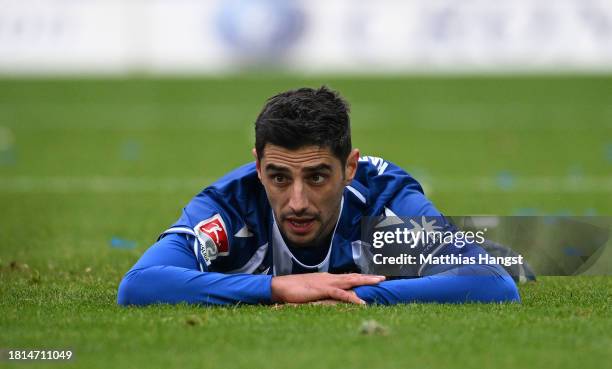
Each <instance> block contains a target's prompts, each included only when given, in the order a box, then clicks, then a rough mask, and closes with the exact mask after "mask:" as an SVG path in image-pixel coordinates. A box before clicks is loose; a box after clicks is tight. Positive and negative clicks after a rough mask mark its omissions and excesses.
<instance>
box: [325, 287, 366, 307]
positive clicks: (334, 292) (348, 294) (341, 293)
mask: <svg viewBox="0 0 612 369" xmlns="http://www.w3.org/2000/svg"><path fill="white" fill-rule="evenodd" d="M328 294H329V297H331V298H332V299H334V300H338V301H344V302H348V303H351V304H358V305H365V303H366V302H365V301H363V300H362V299H360V298H359V297H357V294H356V293H355V292H353V291H345V290H343V289H340V288H331V289H330V290H329V292H328Z"/></svg>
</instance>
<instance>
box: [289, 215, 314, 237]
mask: <svg viewBox="0 0 612 369" xmlns="http://www.w3.org/2000/svg"><path fill="white" fill-rule="evenodd" d="M314 223H315V219H314V218H287V220H285V224H287V226H288V228H289V229H290V230H291V232H292V233H295V234H299V235H305V234H308V233H309V232H310V231H311V230H312V228H313V227H314Z"/></svg>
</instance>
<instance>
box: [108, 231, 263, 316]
mask: <svg viewBox="0 0 612 369" xmlns="http://www.w3.org/2000/svg"><path fill="white" fill-rule="evenodd" d="M193 238H194V237H193V236H190V235H188V234H181V233H174V234H168V235H166V236H165V237H163V238H162V239H160V240H159V241H157V242H156V243H155V244H154V245H153V246H151V247H150V248H149V249H148V250H147V251H146V252H145V253H144V254H143V255H142V257H141V258H140V259H139V260H138V262H137V263H136V264H135V265H134V266H133V267H132V269H130V271H128V272H127V274H126V275H125V276H124V278H123V280H122V281H121V283H120V285H119V289H118V294H117V302H118V304H120V305H148V304H154V303H167V304H176V303H181V302H187V303H192V304H202V305H225V304H236V303H246V304H267V303H270V302H271V300H272V297H271V281H272V276H270V275H251V274H222V273H214V272H202V271H201V270H199V266H198V261H197V260H196V258H194V256H193V253H192V249H191V245H192V244H193Z"/></svg>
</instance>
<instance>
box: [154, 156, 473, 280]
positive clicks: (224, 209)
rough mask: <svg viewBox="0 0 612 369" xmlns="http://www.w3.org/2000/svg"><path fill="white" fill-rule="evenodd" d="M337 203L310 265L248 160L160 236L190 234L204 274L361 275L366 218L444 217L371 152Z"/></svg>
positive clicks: (398, 172) (209, 189)
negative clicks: (328, 232)
mask: <svg viewBox="0 0 612 369" xmlns="http://www.w3.org/2000/svg"><path fill="white" fill-rule="evenodd" d="M340 207H341V209H340V217H339V219H338V221H337V224H336V227H335V229H334V232H333V235H332V238H331V246H330V247H325V249H326V255H324V257H323V258H322V260H314V261H315V262H316V263H314V264H308V256H309V255H307V251H306V252H304V251H302V250H295V249H293V250H292V249H290V248H289V247H288V246H287V245H286V243H285V241H284V239H283V237H282V236H281V233H280V231H279V227H278V225H277V224H276V221H275V218H274V215H273V213H272V209H271V207H270V204H269V202H268V199H267V197H266V193H265V191H264V187H263V186H262V184H261V182H260V180H259V179H258V177H257V172H256V169H255V163H250V164H247V165H244V166H242V167H240V168H238V169H236V170H234V171H232V172H230V173H229V174H227V175H226V176H224V177H223V178H221V179H220V180H218V181H217V182H215V183H214V184H212V185H211V186H209V187H207V188H205V189H204V190H203V191H202V192H201V193H199V194H198V195H197V196H196V197H195V198H194V199H193V200H192V201H191V202H190V203H189V204H188V205H187V206H186V207H185V208H184V209H183V213H182V215H181V217H180V218H179V220H178V221H177V222H176V223H175V224H174V225H172V227H170V228H169V229H168V230H166V231H165V232H164V233H163V234H169V233H183V234H186V235H189V236H192V239H193V251H194V256H196V257H197V259H198V262H199V266H200V269H201V270H202V271H213V272H220V273H229V274H235V273H250V274H272V275H286V274H296V273H304V272H330V273H347V272H357V273H360V272H363V270H362V268H361V266H363V265H364V263H367V260H365V258H366V254H365V253H363V252H362V248H361V242H360V239H361V231H360V229H361V228H360V225H361V220H362V218H363V217H364V216H380V215H387V216H389V215H398V216H436V217H439V216H441V214H440V213H439V212H438V210H437V209H436V208H435V207H434V206H433V204H432V203H431V202H430V201H429V200H428V199H427V198H426V197H425V195H424V194H423V189H422V188H421V186H420V185H419V183H418V182H417V181H416V180H415V179H414V178H413V177H411V176H410V175H409V174H408V173H406V172H405V171H403V170H402V169H401V168H399V167H398V166H396V165H394V164H392V163H390V162H388V161H385V160H383V159H381V158H377V157H367V156H366V157H363V158H361V159H360V160H359V165H358V168H357V173H356V175H355V178H354V179H353V181H352V182H351V184H350V185H349V186H346V187H345V189H344V195H343V197H342V201H341V204H340ZM327 246H329V245H327ZM462 251H463V252H465V251H468V250H465V249H464V250H462ZM305 253H306V255H302V254H305Z"/></svg>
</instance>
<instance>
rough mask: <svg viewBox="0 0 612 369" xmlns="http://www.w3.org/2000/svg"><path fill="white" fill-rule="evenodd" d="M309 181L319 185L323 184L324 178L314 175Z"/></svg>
mask: <svg viewBox="0 0 612 369" xmlns="http://www.w3.org/2000/svg"><path fill="white" fill-rule="evenodd" d="M310 180H311V181H312V183H314V184H321V183H323V182H325V177H324V176H322V175H320V174H315V175H313V176H312V177H310Z"/></svg>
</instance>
